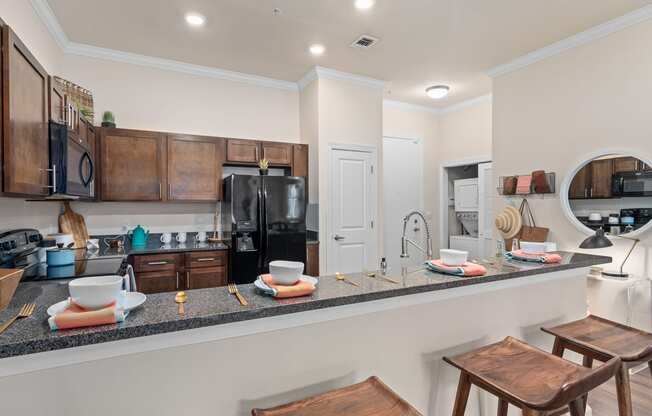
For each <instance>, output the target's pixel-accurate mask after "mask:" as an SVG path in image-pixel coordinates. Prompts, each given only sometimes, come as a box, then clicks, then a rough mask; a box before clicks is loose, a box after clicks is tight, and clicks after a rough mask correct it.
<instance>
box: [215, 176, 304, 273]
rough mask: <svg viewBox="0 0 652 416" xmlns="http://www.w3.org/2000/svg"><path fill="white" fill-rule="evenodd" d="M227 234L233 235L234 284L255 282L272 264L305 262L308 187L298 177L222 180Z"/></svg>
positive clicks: (223, 213)
mask: <svg viewBox="0 0 652 416" xmlns="http://www.w3.org/2000/svg"><path fill="white" fill-rule="evenodd" d="M222 221H223V222H224V224H223V228H222V229H223V230H225V231H229V230H230V231H231V250H230V251H229V256H230V259H229V260H230V261H229V276H230V279H229V280H230V281H231V282H234V283H238V284H242V283H252V282H253V281H254V280H256V277H258V276H259V275H260V274H263V273H267V272H269V263H270V262H271V261H274V260H290V261H300V262H302V263H304V264H305V262H306V184H305V178H303V177H294V176H250V175H231V176H229V177H227V178H226V179H224V200H223V202H222Z"/></svg>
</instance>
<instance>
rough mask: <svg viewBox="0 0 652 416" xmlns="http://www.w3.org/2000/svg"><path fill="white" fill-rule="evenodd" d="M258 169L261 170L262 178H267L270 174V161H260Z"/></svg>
mask: <svg viewBox="0 0 652 416" xmlns="http://www.w3.org/2000/svg"><path fill="white" fill-rule="evenodd" d="M258 168H259V170H260V175H261V176H267V174H268V173H269V160H267V159H260V160H259V161H258Z"/></svg>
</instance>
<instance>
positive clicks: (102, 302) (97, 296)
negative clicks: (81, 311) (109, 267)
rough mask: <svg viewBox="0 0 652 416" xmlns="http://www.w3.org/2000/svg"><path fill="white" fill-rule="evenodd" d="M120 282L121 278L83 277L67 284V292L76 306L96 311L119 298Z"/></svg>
mask: <svg viewBox="0 0 652 416" xmlns="http://www.w3.org/2000/svg"><path fill="white" fill-rule="evenodd" d="M122 281H123V278H122V277H121V276H93V277H84V278H81V279H75V280H72V281H71V282H70V283H68V291H69V292H70V297H71V298H72V301H73V302H75V303H76V304H77V305H79V306H81V307H82V308H86V309H98V308H102V307H104V306H107V305H110V304H111V303H113V302H115V301H117V300H118V299H119V298H120V295H121V292H122Z"/></svg>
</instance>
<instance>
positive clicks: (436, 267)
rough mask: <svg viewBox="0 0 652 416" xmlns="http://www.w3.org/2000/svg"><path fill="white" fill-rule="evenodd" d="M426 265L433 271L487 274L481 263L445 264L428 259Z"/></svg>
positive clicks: (468, 274)
mask: <svg viewBox="0 0 652 416" xmlns="http://www.w3.org/2000/svg"><path fill="white" fill-rule="evenodd" d="M426 267H427V268H428V270H430V271H433V272H437V273H445V274H451V275H454V276H461V277H475V276H484V275H485V274H487V269H486V268H485V267H484V266H483V265H481V264H475V263H469V262H466V263H464V265H463V266H447V265H445V264H444V262H443V261H441V260H430V261H427V262H426Z"/></svg>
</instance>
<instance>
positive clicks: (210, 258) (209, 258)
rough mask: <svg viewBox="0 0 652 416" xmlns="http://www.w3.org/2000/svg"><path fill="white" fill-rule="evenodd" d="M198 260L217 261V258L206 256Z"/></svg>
mask: <svg viewBox="0 0 652 416" xmlns="http://www.w3.org/2000/svg"><path fill="white" fill-rule="evenodd" d="M197 261H215V258H214V257H206V258H203V259H197Z"/></svg>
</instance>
